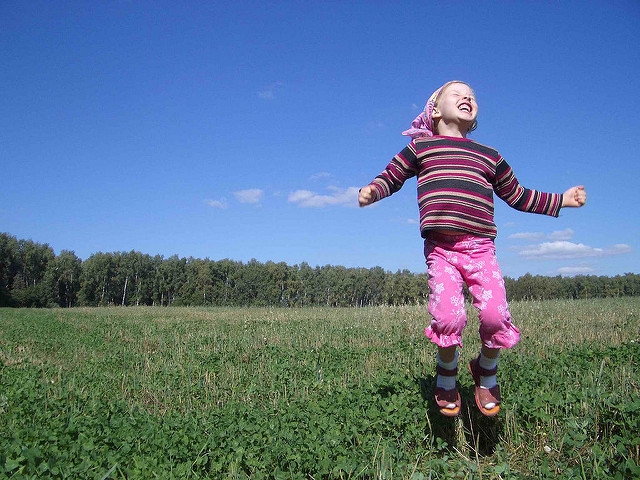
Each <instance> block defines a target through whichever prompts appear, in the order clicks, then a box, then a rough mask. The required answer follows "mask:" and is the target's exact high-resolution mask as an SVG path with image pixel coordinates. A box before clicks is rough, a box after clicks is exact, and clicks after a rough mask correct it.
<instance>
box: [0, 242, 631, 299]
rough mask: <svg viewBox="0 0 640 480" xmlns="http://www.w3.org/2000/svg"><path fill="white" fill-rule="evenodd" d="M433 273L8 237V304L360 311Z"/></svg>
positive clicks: (560, 292) (552, 282) (562, 288)
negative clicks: (89, 251) (89, 250)
mask: <svg viewBox="0 0 640 480" xmlns="http://www.w3.org/2000/svg"><path fill="white" fill-rule="evenodd" d="M505 283H506V288H507V295H508V297H509V299H510V300H545V299H557V298H569V299H571V298H592V297H620V296H635V295H640V275H637V274H632V273H627V274H625V275H618V276H615V277H603V276H584V275H580V276H576V277H561V276H557V277H544V276H538V275H536V276H532V275H530V274H527V275H524V276H522V277H520V278H518V279H512V278H509V277H506V278H505ZM428 293H429V287H428V284H427V275H426V274H425V273H421V274H416V273H412V272H410V271H408V270H398V271H397V272H395V273H392V272H389V271H385V270H384V269H382V268H381V267H374V268H369V269H367V268H346V267H342V266H331V265H326V266H322V267H320V266H316V267H311V266H310V265H308V264H307V263H302V264H300V265H293V266H290V265H287V264H286V263H283V262H280V263H274V262H266V263H261V262H258V261H257V260H250V261H249V262H246V263H243V262H239V261H233V260H229V259H224V260H217V261H216V260H210V259H208V258H207V259H204V260H203V259H197V258H193V257H189V258H180V257H178V256H177V255H173V256H171V257H169V258H164V257H163V256H161V255H155V256H151V255H148V254H143V253H140V252H137V251H131V252H113V253H95V254H93V255H91V256H90V257H89V258H87V259H86V260H84V261H83V260H82V259H80V258H79V257H77V256H76V255H75V253H74V252H72V251H68V250H63V251H62V252H61V253H60V254H59V255H55V253H54V251H53V249H52V248H51V247H50V246H49V245H48V244H40V243H36V242H33V241H31V240H18V239H17V238H16V237H14V236H12V235H9V234H7V233H0V306H4V307H7V306H9V307H75V306H109V305H122V306H134V305H149V306H151V305H155V306H279V307H306V306H331V307H362V306H374V305H411V304H423V303H426V301H427V297H428Z"/></svg>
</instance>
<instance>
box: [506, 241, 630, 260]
mask: <svg viewBox="0 0 640 480" xmlns="http://www.w3.org/2000/svg"><path fill="white" fill-rule="evenodd" d="M631 251H632V249H631V247H630V246H629V245H625V244H619V245H614V246H613V247H609V248H606V249H603V248H597V247H590V246H588V245H584V244H582V243H573V242H568V241H565V240H560V241H555V242H543V243H540V244H538V245H531V246H528V247H524V248H522V249H521V250H520V251H519V252H518V254H519V255H521V256H523V257H526V258H529V259H534V258H535V259H540V260H558V259H567V258H586V257H608V256H612V255H622V254H624V253H629V252H631Z"/></svg>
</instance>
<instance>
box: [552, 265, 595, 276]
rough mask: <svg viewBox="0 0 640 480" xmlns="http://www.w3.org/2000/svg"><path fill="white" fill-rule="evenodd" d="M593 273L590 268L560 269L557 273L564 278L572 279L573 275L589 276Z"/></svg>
mask: <svg viewBox="0 0 640 480" xmlns="http://www.w3.org/2000/svg"><path fill="white" fill-rule="evenodd" d="M593 272H594V269H593V268H591V267H561V268H559V269H558V273H559V274H560V275H562V276H564V277H573V276H575V275H589V274H591V273H593Z"/></svg>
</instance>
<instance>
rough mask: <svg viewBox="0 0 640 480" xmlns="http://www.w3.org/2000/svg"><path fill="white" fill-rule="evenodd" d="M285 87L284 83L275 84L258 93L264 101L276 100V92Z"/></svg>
mask: <svg viewBox="0 0 640 480" xmlns="http://www.w3.org/2000/svg"><path fill="white" fill-rule="evenodd" d="M283 86H284V83H282V82H274V83H272V84H271V85H268V86H266V87H264V88H263V89H262V90H259V91H258V97H259V98H261V99H263V100H274V99H275V98H276V92H277V91H278V90H280V89H281V88H282V87H283Z"/></svg>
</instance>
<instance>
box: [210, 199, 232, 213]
mask: <svg viewBox="0 0 640 480" xmlns="http://www.w3.org/2000/svg"><path fill="white" fill-rule="evenodd" d="M206 203H207V205H209V206H210V207H213V208H219V209H221V210H224V209H226V208H227V199H226V198H221V199H220V200H206Z"/></svg>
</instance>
